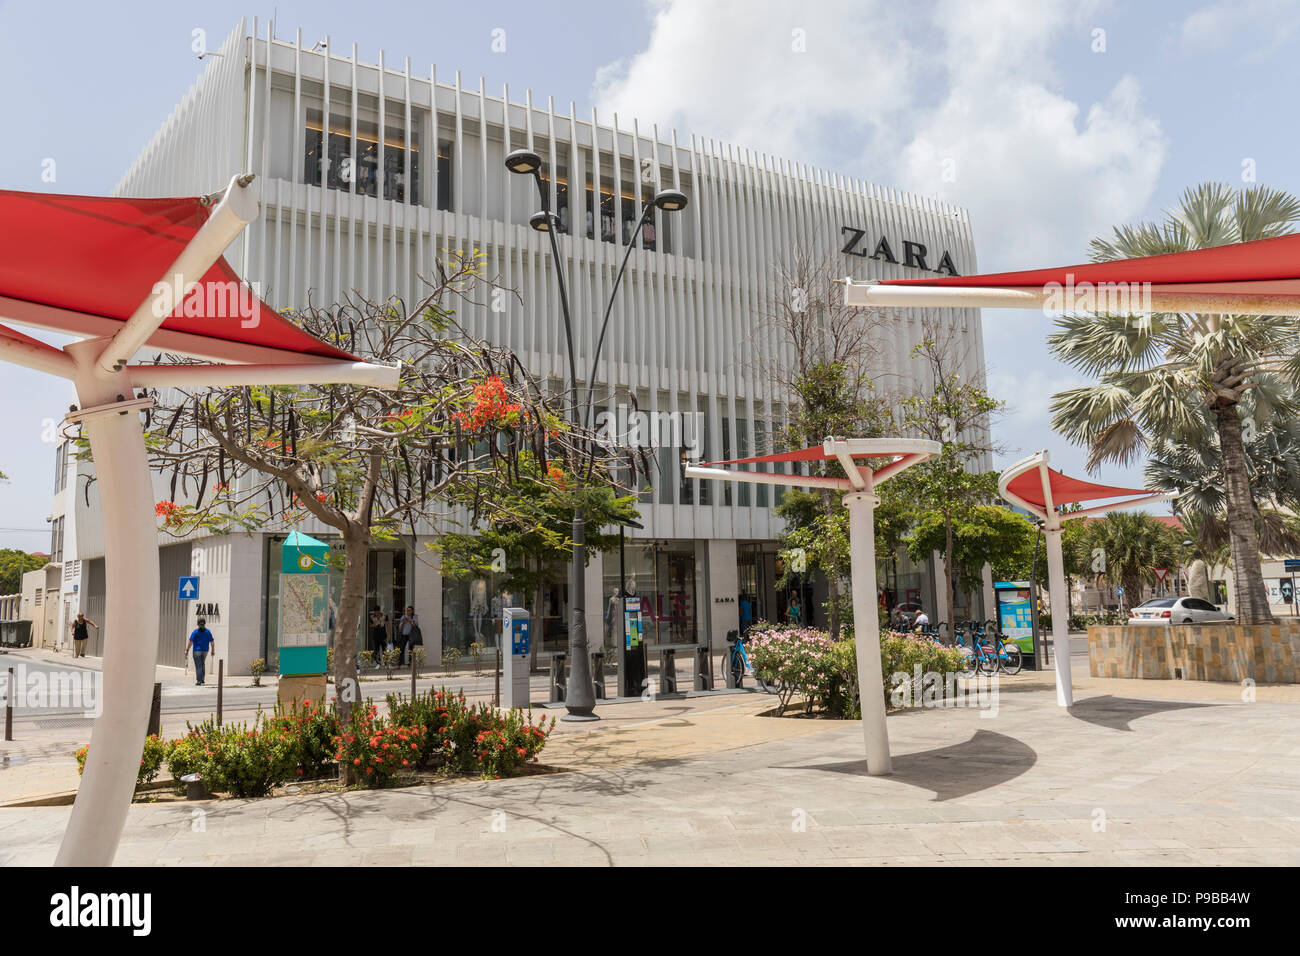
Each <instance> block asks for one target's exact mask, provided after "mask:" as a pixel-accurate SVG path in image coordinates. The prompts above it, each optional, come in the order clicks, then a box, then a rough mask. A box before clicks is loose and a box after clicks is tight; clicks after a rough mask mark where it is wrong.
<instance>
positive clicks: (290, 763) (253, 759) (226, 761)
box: [199, 721, 298, 797]
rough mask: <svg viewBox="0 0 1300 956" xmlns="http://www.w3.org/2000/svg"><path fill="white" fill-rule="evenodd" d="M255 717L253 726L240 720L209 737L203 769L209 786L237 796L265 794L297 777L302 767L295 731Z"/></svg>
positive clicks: (220, 791) (203, 774) (216, 790)
mask: <svg viewBox="0 0 1300 956" xmlns="http://www.w3.org/2000/svg"><path fill="white" fill-rule="evenodd" d="M257 724H258V722H257V721H254V724H253V728H252V729H251V730H250V729H249V728H248V727H247V725H245V724H239V725H237V726H231V727H228V728H222V732H221V734H220V735H219V736H217V737H213V738H209V740H208V749H209V751H210V755H209V756H208V758H207V760H206V762H205V763H204V766H203V768H202V769H201V770H200V771H199V773H200V774H201V775H202V778H203V781H204V782H205V783H206V784H207V786H208V789H209V790H211V791H213V792H214V793H229V794H230V795H231V796H233V797H264V796H266V795H267V794H268V793H270V792H271V791H272V790H273V789H274V788H275V787H276V786H278V785H279V784H282V783H284V782H285V781H287V780H291V779H293V778H294V777H295V776H296V775H297V773H296V771H297V769H298V746H297V743H296V741H295V740H294V737H293V735H292V734H290V733H288V732H286V731H285V730H283V729H282V728H280V727H276V726H263V727H261V728H260V729H259V728H258V726H257Z"/></svg>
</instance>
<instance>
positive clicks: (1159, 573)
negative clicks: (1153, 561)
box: [1155, 568, 1169, 584]
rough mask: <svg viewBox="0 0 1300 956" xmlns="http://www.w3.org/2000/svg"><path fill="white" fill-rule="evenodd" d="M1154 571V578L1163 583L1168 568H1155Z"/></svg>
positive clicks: (1167, 575)
mask: <svg viewBox="0 0 1300 956" xmlns="http://www.w3.org/2000/svg"><path fill="white" fill-rule="evenodd" d="M1155 571H1156V580H1157V581H1159V582H1160V583H1161V584H1164V583H1165V578H1167V577H1169V569H1168V568H1156V569H1155Z"/></svg>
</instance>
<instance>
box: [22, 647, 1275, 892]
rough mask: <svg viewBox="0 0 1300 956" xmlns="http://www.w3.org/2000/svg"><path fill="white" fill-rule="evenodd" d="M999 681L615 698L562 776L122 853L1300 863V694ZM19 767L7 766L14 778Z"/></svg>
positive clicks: (240, 804) (278, 810)
mask: <svg viewBox="0 0 1300 956" xmlns="http://www.w3.org/2000/svg"><path fill="white" fill-rule="evenodd" d="M1076 678H1077V681H1078V683H1077V687H1076V692H1077V696H1078V702H1077V704H1076V706H1075V707H1074V708H1072V709H1071V711H1070V712H1068V713H1067V712H1065V711H1063V710H1061V709H1059V708H1058V707H1057V706H1056V704H1055V695H1054V692H1053V690H1052V685H1051V680H1050V675H1049V674H1035V673H1026V674H1024V675H1021V677H1018V678H1011V679H1005V680H1004V681H1003V682H1002V685H1001V687H1000V692H999V694H998V700H997V707H996V711H991V710H984V709H976V708H969V709H968V708H956V709H954V708H945V709H914V710H910V711H905V712H899V713H896V714H894V715H892V716H891V717H890V718H889V731H890V736H891V743H892V748H893V754H894V772H893V774H892V775H890V776H888V777H870V776H867V775H866V774H865V767H864V762H863V759H862V753H863V741H862V734H861V729H860V726H859V725H858V724H857V723H838V722H830V721H820V720H808V719H800V718H794V719H775V718H771V717H763V716H759V714H760V712H762V711H764V710H767V709H769V708H771V706H772V705H773V703H774V701H773V698H771V697H767V696H765V695H759V694H732V695H719V696H710V697H704V698H690V699H676V700H660V701H655V702H649V703H643V702H637V703H631V704H609V705H606V706H605V707H604V708H603V709H602V713H603V714H604V715H605V716H606V718H607V719H606V720H604V721H602V722H601V723H600V724H598V725H595V729H591V725H585V726H584V725H576V726H575V725H571V724H562V725H561V728H562V730H561V732H559V733H557V735H556V736H555V737H553V738H552V741H551V743H550V744H549V745H548V747H547V749H546V751H545V752H544V755H543V758H544V761H545V764H546V765H547V766H548V767H551V768H556V769H557V770H559V771H562V772H553V773H546V774H538V775H532V776H527V777H522V778H515V779H510V780H500V781H487V782H479V781H455V782H445V783H439V784H436V785H432V786H425V787H420V788H411V789H401V790H390V791H381V792H375V791H364V792H352V793H347V794H335V795H324V796H291V797H285V798H280V799H269V800H219V801H202V802H195V803H170V804H159V805H143V804H142V805H136V806H134V807H133V808H132V809H131V813H130V816H129V818H128V822H127V826H126V831H125V833H124V835H123V840H122V846H121V850H120V851H119V853H118V857H117V859H118V862H119V863H121V864H142V865H155V864H157V865H168V864H186V865H195V864H251V865H267V864H272V865H274V864H298V865H306V864H362V865H368V864H500V863H510V864H548V863H574V864H589V865H597V866H609V865H637V864H642V865H645V864H649V865H657V864H683V863H686V864H746V865H762V864H808V863H814V864H815V863H857V864H881V865H889V864H937V865H978V864H987V863H998V864H1056V865H1068V866H1077V865H1084V866H1096V865H1113V864H1119V865H1129V866H1148V865H1155V866H1160V865H1178V864H1183V865H1222V864H1263V865H1296V864H1300V759H1297V758H1298V757H1300V743H1297V741H1296V739H1295V736H1294V733H1293V728H1294V726H1295V720H1296V718H1297V716H1300V694H1297V693H1296V689H1295V688H1291V687H1285V688H1283V687H1264V688H1259V689H1258V690H1257V692H1256V699H1255V700H1253V701H1246V700H1242V696H1243V695H1242V691H1241V689H1240V688H1236V687H1234V686H1231V685H1222V684H1197V683H1189V682H1153V681H1147V682H1140V681H1106V680H1100V679H1095V678H1089V677H1088V676H1087V674H1086V670H1084V669H1082V668H1080V667H1079V666H1078V662H1077V661H1076ZM11 772H12V770H5V771H0V780H3V778H4V775H5V774H8V773H11ZM68 813H69V808H67V807H24V808H8V809H2V810H0V864H5V865H22V864H33V865H46V864H49V863H50V862H52V861H53V859H54V854H55V851H56V848H57V845H58V841H59V837H60V835H61V833H62V830H63V825H64V823H65V822H66V820H67V817H68Z"/></svg>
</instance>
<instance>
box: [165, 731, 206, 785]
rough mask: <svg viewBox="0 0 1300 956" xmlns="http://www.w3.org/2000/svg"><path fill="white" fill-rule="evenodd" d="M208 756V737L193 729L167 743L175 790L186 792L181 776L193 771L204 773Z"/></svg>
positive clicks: (168, 766) (168, 764)
mask: <svg viewBox="0 0 1300 956" xmlns="http://www.w3.org/2000/svg"><path fill="white" fill-rule="evenodd" d="M208 756H209V750H208V738H207V737H205V736H204V735H202V734H200V733H199V732H198V731H196V730H193V729H191V730H190V732H189V733H187V734H186V735H185V736H184V737H181V738H179V739H177V740H172V741H170V742H169V743H168V744H167V758H166V759H167V769H168V770H170V771H171V775H172V779H173V781H174V783H173V786H172V790H173V792H175V793H178V794H183V793H185V784H183V783H181V777H184V776H187V775H188V774H191V773H198V774H202V773H203V768H204V765H205V764H206V763H207V760H208Z"/></svg>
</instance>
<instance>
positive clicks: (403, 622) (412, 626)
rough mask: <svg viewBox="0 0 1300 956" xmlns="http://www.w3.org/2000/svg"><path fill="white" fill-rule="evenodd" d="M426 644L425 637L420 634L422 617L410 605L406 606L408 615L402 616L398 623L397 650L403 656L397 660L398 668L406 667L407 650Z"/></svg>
mask: <svg viewBox="0 0 1300 956" xmlns="http://www.w3.org/2000/svg"><path fill="white" fill-rule="evenodd" d="M423 644H424V636H423V635H422V634H421V633H420V617H419V615H418V614H416V613H415V608H413V607H411V606H410V605H409V604H408V605H407V606H406V613H405V614H403V615H402V617H401V619H400V620H399V621H398V622H397V649H398V650H399V651H400V652H401V656H400V657H399V658H398V660H397V666H398V667H405V666H406V649H407V648H408V647H410V648H412V653H414V648H417V647H420V646H422V645H423Z"/></svg>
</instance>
